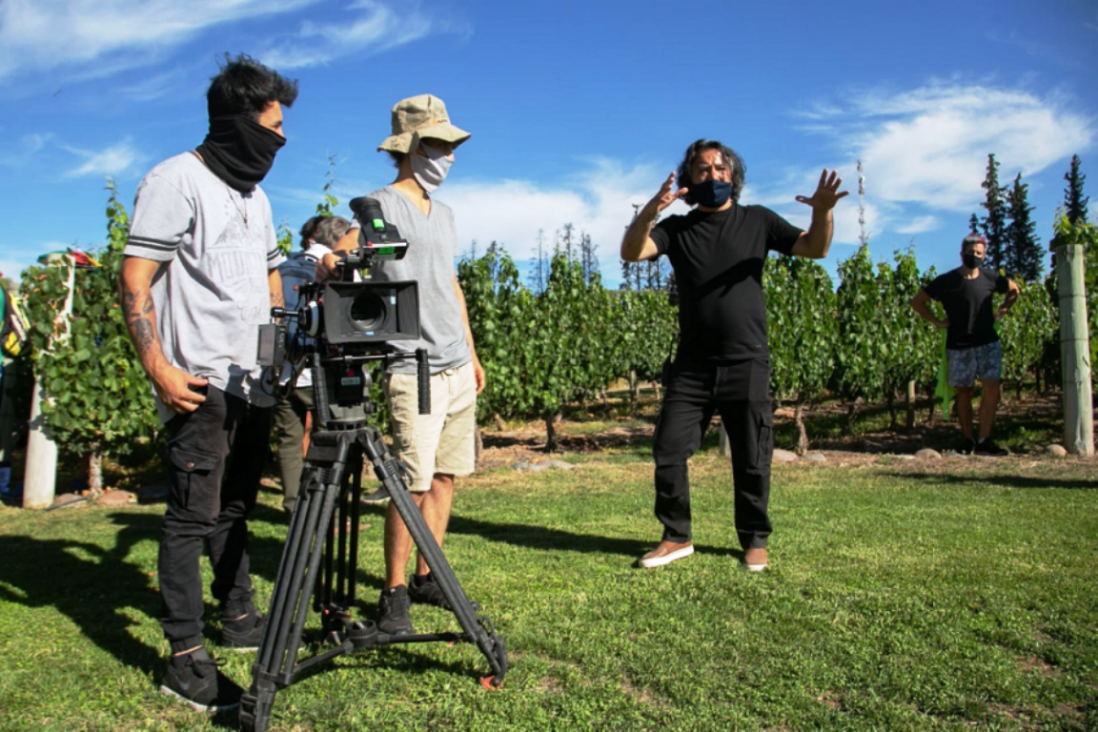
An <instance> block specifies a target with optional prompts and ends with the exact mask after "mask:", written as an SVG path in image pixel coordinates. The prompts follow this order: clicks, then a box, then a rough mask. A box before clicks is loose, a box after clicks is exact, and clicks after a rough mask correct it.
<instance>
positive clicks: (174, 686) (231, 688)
mask: <svg viewBox="0 0 1098 732" xmlns="http://www.w3.org/2000/svg"><path fill="white" fill-rule="evenodd" d="M220 665H221V664H220V662H218V661H215V660H213V659H212V658H210V656H209V655H208V654H207V653H206V650H205V649H204V648H199V649H198V650H197V651H194V652H193V653H188V654H187V655H185V656H173V657H172V658H171V659H170V660H169V661H168V670H167V671H165V672H164V678H163V679H162V680H161V682H160V693H161V694H167V695H168V696H174V697H175V698H176V699H179V700H180V701H182V702H184V703H186V705H187V706H189V707H190V708H191V709H193V710H195V711H196V712H207V713H216V712H225V711H228V710H230V709H236V708H237V707H238V706H240V697H241V696H242V695H243V694H244V690H243V689H241V688H240V687H239V686H237V685H236V684H235V683H233V682H232V681H231V680H230V679H229V678H228V677H226V676H225V675H224V674H223V673H221V669H219V668H218V666H220Z"/></svg>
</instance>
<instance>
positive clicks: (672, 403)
mask: <svg viewBox="0 0 1098 732" xmlns="http://www.w3.org/2000/svg"><path fill="white" fill-rule="evenodd" d="M744 173H745V170H744V164H743V161H742V160H741V159H740V157H739V156H738V155H737V154H736V153H735V152H733V151H732V150H730V149H729V148H727V147H725V146H724V145H722V144H721V143H719V142H717V141H715V140H704V139H703V140H698V141H696V142H695V143H693V144H692V145H690V147H688V148H687V150H686V154H685V156H684V157H683V161H682V163H681V164H680V165H679V168H678V171H677V177H678V185H677V186H676V185H675V183H676V173H671V175H669V176H668V177H667V180H665V181H664V183H663V186H662V187H661V188H660V190H659V192H658V193H657V194H656V196H655V197H654V198H653V199H652V200H651V201H649V202H648V203H647V204H646V205H645V206H644V208H643V209H641V210H640V212H639V213H638V215H637V216H636V218H635V219H634V220H633V222H632V223H631V224H630V225H629V228H628V229H626V232H625V237H624V239H623V240H622V244H621V257H622V259H624V260H626V261H629V262H638V261H641V260H648V259H655V258H657V257H659V256H660V255H667V258H668V259H669V260H670V262H671V267H672V269H673V270H674V273H675V282H676V284H677V286H678V289H679V298H680V300H679V331H680V332H679V347H678V352H677V353H676V355H675V361H674V363H673V364H671V369H670V374H669V379H668V382H669V383H668V384H667V391H666V392H665V394H664V398H663V405H662V407H661V409H660V416H659V419H658V421H657V422H656V431H655V435H654V437H653V445H652V453H653V457H654V458H655V462H656V471H655V473H656V475H655V478H656V481H655V482H656V507H655V514H656V518H658V519H659V521H660V523H662V524H663V538H662V540H661V541H660V543H659V545H658V546H656V548H655V549H653V550H652V551H650V552H648V553H647V554H645V555H644V556H642V557H641V558H640V559H639V560H638V564H639V565H640V566H641V567H646V568H647V567H659V566H662V565H664V564H668V563H670V562H674V561H676V560H679V559H682V558H684V557H687V556H689V555H691V554H693V553H694V544H693V538H692V534H691V514H690V484H689V480H688V473H687V460H688V459H689V458H690V456H691V455H693V454H694V452H695V451H696V450H697V449H698V447H699V446H700V445H701V440H702V436H703V434H704V433H705V430H706V428H707V426H708V425H709V422H710V420H711V419H712V417H713V412H714V411H717V412H718V413H719V414H720V416H721V424H722V425H724V428H725V429H726V430H727V432H728V437H729V443H730V444H731V446H732V483H733V496H734V507H735V523H736V533H737V534H738V538H739V542H740V546H742V547H743V549H744V555H743V559H742V563H743V566H745V567H746V568H748V569H750V570H753V571H759V570H762V569H765V568H766V566H767V562H768V557H767V551H766V544H767V539H768V537H769V536H770V533H771V525H770V518H769V515H768V513H767V509H768V504H769V497H770V462H771V458H772V454H773V447H774V442H773V439H774V438H773V433H772V422H773V414H772V412H771V406H770V392H769V382H770V349H769V346H768V344H767V338H766V302H765V299H764V296H763V289H762V273H763V264H764V261H765V259H766V257H767V253H768V252H770V251H776V252H780V253H782V254H791V255H794V256H799V257H809V258H811V259H821V258H823V257H824V256H826V255H827V251H828V248H829V247H830V245H831V234H832V227H833V225H832V214H831V209H832V208H834V206H835V204H836V203H837V202H838V200H839V199H840V198H842V197H843V196H845V195H847V194H846V192H841V193H840V192H839V186H840V185H841V184H842V180H841V179H840V178H838V177H837V175H836V173H835V172H834V171H832V172H831V173H830V174H828V171H827V170H824V171H823V174H822V175H821V176H820V181H819V185H818V187H817V188H816V192H815V193H814V194H813V195H812V197H811V198H805V197H804V196H797V198H796V200H798V201H800V202H801V203H804V204H807V205H809V206H811V207H812V223H811V224H810V225H809V228H808V231H802V230H800V229H798V228H797V227H795V226H793V225H791V224H790V223H788V222H787V221H785V220H784V219H782V218H781V217H780V216H778V215H777V214H775V213H774V212H773V211H771V210H769V209H767V208H763V207H762V206H741V205H740V203H739V197H740V192H741V191H742V190H743V185H744ZM680 198H681V199H683V200H685V201H686V202H687V203H689V204H691V205H692V206H694V209H693V210H692V211H690V213H688V214H686V215H685V216H669V217H668V218H666V219H664V220H662V221H660V222H659V224H655V222H656V219H657V217H658V216H659V213H660V212H661V211H663V210H664V209H665V208H667V207H668V206H669V205H671V204H672V203H673V202H674V201H676V200H678V199H680ZM654 224H655V226H653V225H654Z"/></svg>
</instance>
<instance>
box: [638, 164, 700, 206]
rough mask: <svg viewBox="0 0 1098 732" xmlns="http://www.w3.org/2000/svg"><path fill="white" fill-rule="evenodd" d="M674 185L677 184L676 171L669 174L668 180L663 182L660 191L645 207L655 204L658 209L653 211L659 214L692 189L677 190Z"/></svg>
mask: <svg viewBox="0 0 1098 732" xmlns="http://www.w3.org/2000/svg"><path fill="white" fill-rule="evenodd" d="M674 186H675V173H674V172H672V173H671V175H669V176H667V180H665V181H664V182H663V185H662V186H660V190H659V193H657V194H656V196H655V198H653V199H652V200H651V201H649V202H648V205H647V206H645V208H648V207H650V206H653V205H654V206H655V207H656V210H655V211H653V212H652V213H654V214H658V213H660V212H661V211H663V210H664V209H665V208H667V207H668V206H670V205H671V204H672V203H674V202H675V201H677V200H679V199H680V198H682V197H683V196H685V195H686V194H687V192H688V191H689V190H690V189H689V188H680V189H678V190H677V191H676V190H672V189H673V188H674Z"/></svg>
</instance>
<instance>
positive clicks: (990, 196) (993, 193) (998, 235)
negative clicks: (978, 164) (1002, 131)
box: [980, 153, 1007, 269]
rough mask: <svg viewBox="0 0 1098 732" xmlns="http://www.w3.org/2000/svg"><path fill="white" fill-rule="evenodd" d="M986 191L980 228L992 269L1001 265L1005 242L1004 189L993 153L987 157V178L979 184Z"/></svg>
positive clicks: (1005, 205) (1005, 214) (1005, 210)
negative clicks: (984, 212)
mask: <svg viewBox="0 0 1098 732" xmlns="http://www.w3.org/2000/svg"><path fill="white" fill-rule="evenodd" d="M980 185H981V187H982V188H983V189H984V190H985V191H986V196H985V200H984V202H983V203H981V204H980V205H981V206H983V207H984V209H985V210H986V211H987V215H985V216H984V218H983V221H982V222H981V224H980V228H982V229H983V232H984V236H985V237H986V238H987V261H988V264H989V265H991V267H992V268H994V269H998V268H999V267H1000V266H1002V264H1003V253H1004V252H1003V249H1004V244H1005V242H1006V228H1007V223H1006V219H1007V203H1006V189H1005V188H1004V187H1003V186H1000V185H999V162H998V161H997V160H996V159H995V153H991V154H990V155H988V156H987V176H986V177H985V178H984V182H983V183H981V184H980Z"/></svg>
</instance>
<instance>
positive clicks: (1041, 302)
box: [998, 281, 1058, 398]
mask: <svg viewBox="0 0 1098 732" xmlns="http://www.w3.org/2000/svg"><path fill="white" fill-rule="evenodd" d="M1018 287H1019V289H1020V290H1021V293H1020V294H1019V296H1018V302H1017V303H1015V305H1014V307H1012V308H1011V309H1010V313H1009V314H1008V315H1007V316H1006V317H1005V318H1003V319H1002V320H1001V321H999V325H998V328H999V339H1000V340H1001V341H1002V344H1003V382H1004V383H1005V382H1008V381H1013V382H1014V393H1015V396H1017V397H1018V398H1021V395H1022V385H1023V382H1024V381H1025V378H1026V376H1027V375H1030V374H1032V375H1033V378H1034V381H1035V382H1039V379H1038V376H1037V370H1038V369H1039V368H1040V367H1041V359H1042V357H1043V356H1044V353H1045V350H1046V349H1047V348H1048V347H1049V344H1051V343H1054V338H1055V335H1056V333H1057V326H1058V323H1057V321H1058V317H1057V309H1056V307H1055V306H1054V305H1053V303H1052V299H1051V298H1050V297H1049V294H1048V290H1047V289H1046V288H1045V287H1044V285H1043V284H1042V283H1040V282H1033V283H1028V284H1027V283H1026V282H1024V281H1023V282H1019V283H1018Z"/></svg>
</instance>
